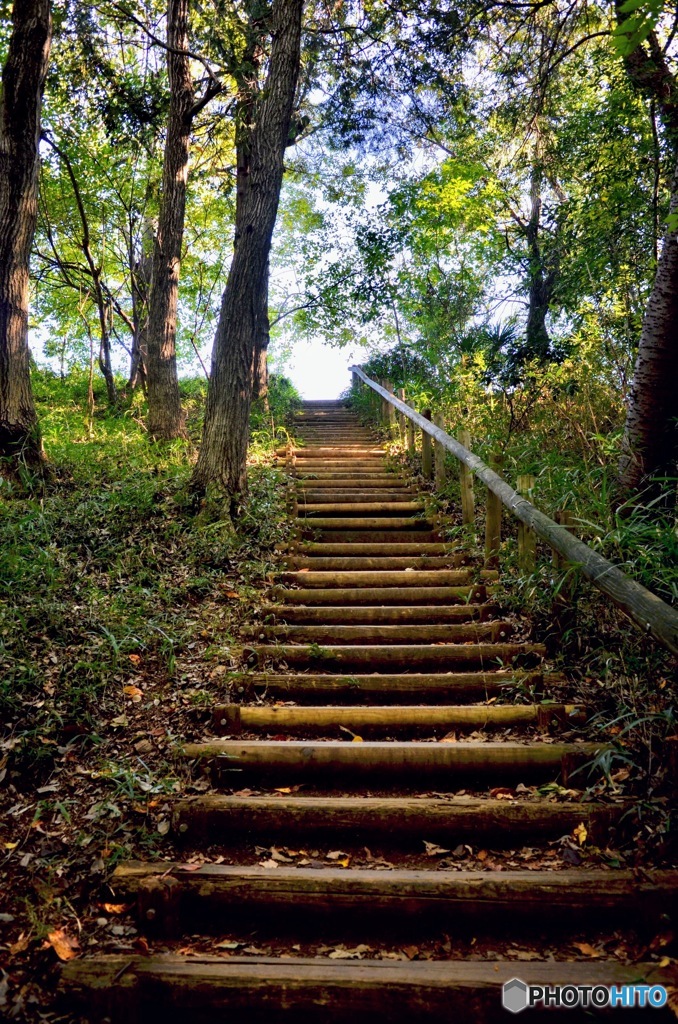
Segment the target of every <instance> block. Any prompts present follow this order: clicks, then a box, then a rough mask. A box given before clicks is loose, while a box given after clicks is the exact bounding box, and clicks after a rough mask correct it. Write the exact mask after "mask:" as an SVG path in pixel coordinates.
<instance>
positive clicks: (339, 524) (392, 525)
mask: <svg viewBox="0 0 678 1024" xmlns="http://www.w3.org/2000/svg"><path fill="white" fill-rule="evenodd" d="M298 522H299V524H300V525H301V526H302V527H306V528H308V529H322V530H412V531H413V532H414V531H416V530H430V529H432V527H433V523H432V522H431V521H430V520H429V519H423V518H422V519H419V518H416V519H415V518H414V517H413V516H409V517H405V516H392V517H389V518H386V517H385V516H384V517H381V518H377V517H374V518H370V517H368V516H356V517H355V518H353V519H349V518H348V517H346V518H344V517H341V516H337V517H336V519H333V518H329V517H326V516H323V517H320V516H314V517H313V518H306V517H301V518H300V519H299V520H298Z"/></svg>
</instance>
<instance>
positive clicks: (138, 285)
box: [127, 224, 155, 394]
mask: <svg viewBox="0 0 678 1024" xmlns="http://www.w3.org/2000/svg"><path fill="white" fill-rule="evenodd" d="M154 238H155V236H154V232H153V229H152V227H151V226H150V224H147V225H146V226H145V228H144V233H143V237H142V241H141V253H140V254H139V258H138V259H137V260H136V261H134V260H133V259H132V260H131V261H130V262H133V263H134V266H133V267H132V275H131V278H132V323H133V325H134V333H133V335H132V355H131V357H130V371H129V380H128V382H127V390H128V391H129V392H130V394H131V393H132V392H134V391H135V390H136V389H137V388H138V387H139V386H141V387H142V388H143V389H144V390H146V380H147V378H148V373H147V369H148V300H149V296H150V290H151V279H152V276H153V249H154V247H155V241H154Z"/></svg>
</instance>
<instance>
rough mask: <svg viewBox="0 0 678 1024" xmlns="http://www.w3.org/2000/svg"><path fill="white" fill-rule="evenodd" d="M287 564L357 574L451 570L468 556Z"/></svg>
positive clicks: (298, 560) (316, 560)
mask: <svg viewBox="0 0 678 1024" xmlns="http://www.w3.org/2000/svg"><path fill="white" fill-rule="evenodd" d="M285 561H286V564H287V565H289V566H290V568H294V569H313V570H330V569H338V570H341V571H342V572H356V571H364V570H372V571H374V570H381V569H401V570H405V569H449V568H451V567H452V566H458V565H466V564H467V563H468V561H469V558H468V556H465V555H459V554H449V555H440V556H435V555H420V556H416V555H390V556H388V555H387V556H382V557H380V556H378V555H377V556H376V557H374V558H368V557H360V556H359V555H356V556H349V557H346V558H340V557H337V556H330V557H328V558H324V557H323V556H322V555H313V556H312V557H309V558H304V557H303V556H301V557H300V556H296V557H295V556H292V557H291V558H287V559H286V560H285Z"/></svg>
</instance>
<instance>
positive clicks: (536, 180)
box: [525, 147, 555, 364]
mask: <svg viewBox="0 0 678 1024" xmlns="http://www.w3.org/2000/svg"><path fill="white" fill-rule="evenodd" d="M542 178H543V171H542V167H541V155H540V153H539V147H537V151H536V152H535V156H534V162H533V165H532V173H531V175H530V219H529V221H528V222H527V224H526V229H525V235H526V240H527V246H528V251H529V257H528V260H529V262H528V312H527V324H526V327H525V341H526V348H527V353H526V354H527V358H528V359H537V360H539V362H540V363H542V364H543V363H545V362H546V360H547V359H548V355H549V351H550V349H551V337H550V335H549V332H548V327H547V326H546V317H547V316H548V312H549V306H550V303H551V295H552V293H553V283H554V278H555V275H554V274H553V273H552V272H549V270H548V269H547V268H546V267H545V259H544V253H543V250H542V244H541V238H540V234H541V211H542V188H541V186H542Z"/></svg>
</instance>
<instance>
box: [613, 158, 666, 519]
mask: <svg viewBox="0 0 678 1024" xmlns="http://www.w3.org/2000/svg"><path fill="white" fill-rule="evenodd" d="M670 217H671V220H670V228H669V229H668V230H667V232H666V235H665V237H664V246H663V249H662V254H661V256H660V258H659V263H658V265H657V275H656V277H655V282H654V287H653V289H652V293H651V295H650V298H649V301H648V304H647V309H646V310H645V316H644V319H643V328H642V331H641V335H640V345H639V348H638V358H637V360H636V368H635V371H634V374H633V383H632V385H631V393H630V395H629V402H628V409H627V414H626V427H625V431H624V441H623V447H622V456H621V459H620V463H619V488H620V491H621V496H622V497H624V498H627V499H628V498H632V497H633V496H634V495H636V494H638V493H639V492H640V491H645V495H644V497H645V498H646V499H648V498H651V497H653V496H654V495H655V494H656V493H659V491H660V490H661V487H662V485H661V483H660V484H655V485H654V486H653V485H652V484H651V481H652V479H653V478H657V477H666V476H673V477H675V476H676V473H677V472H678V234H677V232H676V227H675V221H676V220H678V163H677V164H676V169H675V173H674V177H673V184H672V194H671V208H670ZM672 490H673V492H675V483H674V485H673V488H672Z"/></svg>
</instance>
